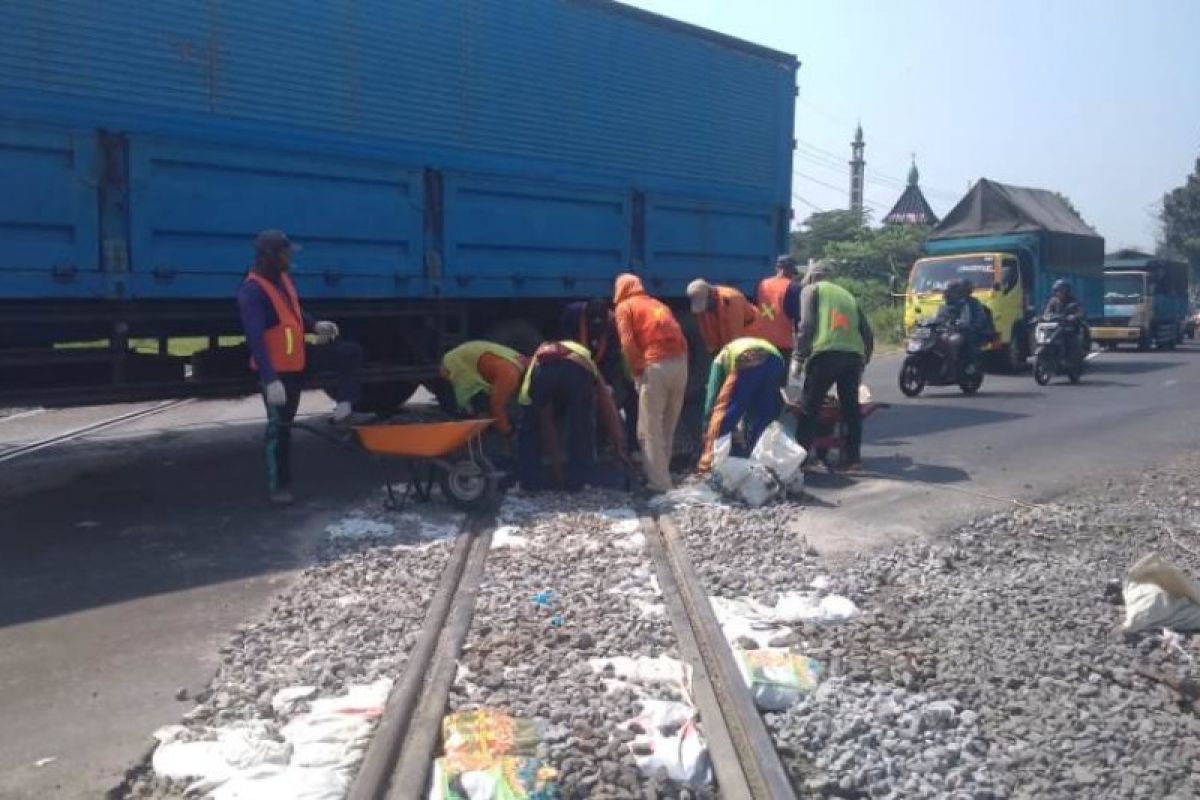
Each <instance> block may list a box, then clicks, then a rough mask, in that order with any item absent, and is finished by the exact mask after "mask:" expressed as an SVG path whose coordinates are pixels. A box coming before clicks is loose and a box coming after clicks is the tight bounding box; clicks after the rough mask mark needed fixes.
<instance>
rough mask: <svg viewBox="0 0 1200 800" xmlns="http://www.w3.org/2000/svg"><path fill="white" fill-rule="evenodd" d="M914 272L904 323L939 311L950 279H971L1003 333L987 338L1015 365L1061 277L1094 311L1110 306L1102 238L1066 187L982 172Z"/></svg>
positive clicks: (1090, 314) (933, 236)
mask: <svg viewBox="0 0 1200 800" xmlns="http://www.w3.org/2000/svg"><path fill="white" fill-rule="evenodd" d="M923 249H924V252H925V257H923V258H921V259H919V260H918V261H917V262H916V263H915V264H914V265H913V268H912V271H911V272H910V274H909V286H908V292H907V297H906V303H905V324H906V326H909V327H911V326H912V325H913V324H915V323H916V321H917V320H919V319H924V318H926V317H930V316H933V314H934V313H935V312H936V311H937V308H938V306H940V305H941V302H942V291H943V290H944V289H945V288H946V284H947V283H949V282H950V281H952V280H962V279H967V280H969V281H971V284H972V285H973V286H974V294H975V296H976V297H977V298H978V299H979V300H980V301H981V302H982V303H983V304H984V305H986V306H987V307H988V309H989V310H990V311H991V314H992V320H993V322H994V323H995V326H996V332H997V333H998V334H999V337H998V338H997V339H996V340H995V341H994V342H993V343H992V344H990V345H989V348H990V349H992V350H994V351H995V356H996V357H998V360H1000V361H1001V362H1002V363H1003V364H1004V365H1006V366H1008V367H1010V368H1013V369H1016V368H1020V367H1021V366H1022V365H1024V363H1025V361H1026V359H1027V358H1028V357H1029V354H1030V353H1031V352H1032V350H1033V348H1032V341H1031V336H1032V332H1033V327H1034V326H1033V325H1032V324H1031V323H1032V322H1033V321H1034V319H1035V318H1036V317H1037V315H1039V314H1040V313H1041V312H1042V309H1043V308H1045V306H1046V302H1047V301H1048V300H1049V299H1050V288H1051V287H1052V286H1053V285H1054V282H1055V281H1057V280H1059V279H1060V278H1063V279H1066V280H1068V281H1070V282H1071V284H1072V286H1073V287H1074V292H1075V295H1076V296H1077V297H1078V299H1079V302H1080V304H1081V305H1082V306H1083V308H1084V311H1085V313H1086V314H1087V316H1088V318H1089V319H1091V318H1094V317H1096V316H1099V315H1100V314H1101V313H1102V312H1103V308H1104V239H1103V238H1102V237H1101V236H1100V235H1099V234H1097V233H1096V232H1095V231H1094V230H1092V228H1091V227H1090V226H1089V225H1088V224H1087V223H1085V222H1084V221H1083V220H1082V219H1081V218H1080V217H1079V215H1078V214H1077V213H1076V212H1075V211H1074V210H1073V209H1072V208H1071V207H1070V206H1069V205H1068V204H1067V203H1066V202H1065V201H1064V199H1063V198H1062V196H1061V195H1059V194H1056V193H1055V192H1051V191H1047V190H1045V189H1030V188H1026V187H1023V186H1010V185H1007V184H1003V183H998V182H996V181H990V180H987V179H981V180H979V181H978V182H977V183H976V184H975V185H974V186H973V187H972V188H971V190H970V191H968V192H967V194H966V196H964V197H963V199H962V200H960V201H959V202H958V204H957V205H956V206H955V207H954V208H953V209H952V210H951V211H950V213H949V214H947V215H946V217H945V219H943V220H942V221H941V222H940V223H938V225H937V226H936V227H935V228H934V229H933V231H932V232H931V233H930V235H929V238H928V239H927V240H926V242H925V245H924V247H923Z"/></svg>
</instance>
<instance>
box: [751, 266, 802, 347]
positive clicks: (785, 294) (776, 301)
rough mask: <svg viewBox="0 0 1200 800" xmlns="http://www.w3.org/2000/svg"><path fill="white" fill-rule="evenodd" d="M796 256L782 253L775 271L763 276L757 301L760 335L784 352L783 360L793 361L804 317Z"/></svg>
mask: <svg viewBox="0 0 1200 800" xmlns="http://www.w3.org/2000/svg"><path fill="white" fill-rule="evenodd" d="M798 271H799V270H798V269H797V266H796V259H794V258H792V257H791V256H790V255H782V256H780V257H779V258H777V259H775V275H774V277H771V278H763V279H762V281H761V282H760V283H759V284H758V294H757V296H756V297H755V302H756V303H757V304H758V320H759V321H758V336H759V337H760V338H763V339H766V340H767V341H768V342H770V343H771V344H773V345H775V348H776V349H777V350H778V351H779V353H780V355H782V356H783V363H785V364H790V363H791V361H792V344H793V342H794V340H795V336H796V322H798V321H799V319H800V283H799V282H798V281H797V280H796V275H797V273H798Z"/></svg>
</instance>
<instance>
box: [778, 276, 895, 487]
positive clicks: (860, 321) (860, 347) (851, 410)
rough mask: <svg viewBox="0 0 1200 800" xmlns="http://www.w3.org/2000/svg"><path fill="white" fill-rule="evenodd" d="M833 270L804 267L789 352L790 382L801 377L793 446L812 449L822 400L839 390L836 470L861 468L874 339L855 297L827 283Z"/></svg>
mask: <svg viewBox="0 0 1200 800" xmlns="http://www.w3.org/2000/svg"><path fill="white" fill-rule="evenodd" d="M830 276H831V265H830V264H829V262H827V261H818V262H816V263H814V264H813V265H812V266H810V267H809V268H808V272H807V273H806V274H805V276H804V281H803V283H802V284H801V285H802V288H801V290H800V321H799V323H797V325H796V343H795V346H794V347H793V349H792V368H791V371H792V382H793V383H795V382H798V381H799V376H800V375H801V373H803V376H804V378H803V380H804V383H803V388H802V389H801V392H800V410H801V414H800V419H799V424H798V426H797V429H796V441H798V442H799V443H800V444H801V445H802V446H803V447H804V448H805V449H806V450H811V449H812V443H813V440H814V439H815V438H816V435H817V423H818V420H819V418H820V414H821V406H822V405H823V404H824V403H825V396H826V395H828V394H829V390H830V389H831V388H833V387H834V386H836V387H837V396H838V404H839V405H840V406H841V410H842V419H843V420H844V421H845V423H846V434H847V436H846V446H845V448H844V449H843V450H842V454H841V461H840V463H839V465H838V466H839V468H840V469H843V470H847V471H852V470H856V469H859V468H860V467H861V457H862V413H861V412H860V410H859V407H858V391H859V386H860V385H861V384H862V373H863V368H864V367H865V366H866V365H867V362H869V361H870V360H871V351H872V350H873V348H874V346H875V337H874V335H873V334H872V332H871V325H870V323H869V322H867V317H866V314H864V313H863V312H862V308H861V307H860V306H859V303H858V300H856V299H855V298H854V295H852V294H850V292H848V291H846V290H845V289H843V288H842V287H841V286H838V285H837V284H835V283H833V282H832V281H830V280H829V278H830Z"/></svg>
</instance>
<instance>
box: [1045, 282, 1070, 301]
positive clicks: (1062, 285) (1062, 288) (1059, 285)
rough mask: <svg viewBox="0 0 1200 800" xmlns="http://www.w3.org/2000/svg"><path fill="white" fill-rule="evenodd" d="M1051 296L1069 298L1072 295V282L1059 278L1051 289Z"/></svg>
mask: <svg viewBox="0 0 1200 800" xmlns="http://www.w3.org/2000/svg"><path fill="white" fill-rule="evenodd" d="M1050 294H1062V295H1066V296H1068V297H1069V296H1070V294H1071V282H1070V281H1067V280H1063V279H1062V278H1059V279H1058V280H1056V281H1055V282H1054V285H1053V286H1051V287H1050Z"/></svg>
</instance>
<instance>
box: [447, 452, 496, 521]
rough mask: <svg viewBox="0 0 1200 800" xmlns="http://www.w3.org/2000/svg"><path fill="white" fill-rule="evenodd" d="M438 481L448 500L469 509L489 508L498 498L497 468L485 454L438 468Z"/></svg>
mask: <svg viewBox="0 0 1200 800" xmlns="http://www.w3.org/2000/svg"><path fill="white" fill-rule="evenodd" d="M437 481H438V486H440V487H441V489H442V494H444V495H445V496H446V500H447V501H449V502H450V503H451V504H452V505H455V506H458V507H459V508H462V509H466V510H467V511H478V510H481V509H485V508H488V507H490V506H491V504H492V503H493V501H494V500H495V498H496V470H495V468H494V467H492V464H491V462H490V461H488V460H487V459H486V458H484V457H483V456H477V457H476V460H475V461H469V460H467V459H463V460H461V461H455V462H453V463H452V464H450V465H449V466H448V467H442V468H440V469H438V475H437Z"/></svg>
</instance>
